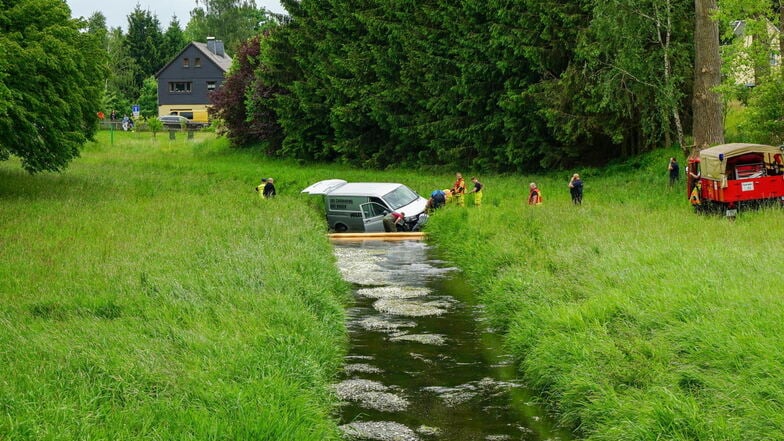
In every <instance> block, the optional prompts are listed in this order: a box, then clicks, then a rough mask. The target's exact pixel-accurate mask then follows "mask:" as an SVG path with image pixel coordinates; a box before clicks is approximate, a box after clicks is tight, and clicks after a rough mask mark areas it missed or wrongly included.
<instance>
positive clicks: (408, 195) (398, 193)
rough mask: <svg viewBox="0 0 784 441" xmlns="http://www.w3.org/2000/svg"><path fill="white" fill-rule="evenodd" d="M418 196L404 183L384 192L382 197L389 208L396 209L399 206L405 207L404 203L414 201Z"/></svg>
mask: <svg viewBox="0 0 784 441" xmlns="http://www.w3.org/2000/svg"><path fill="white" fill-rule="evenodd" d="M418 197H419V196H417V194H416V193H414V190H412V189H410V188H408V187H406V186H405V185H401V186H400V187H398V188H396V189H394V190H392V191H391V192H389V193H387V194H385V195H384V198H383V199H384V200H385V201H386V202H387V204H389V208H391V209H393V210H397V209H398V208H400V207H405V206H406V205H408V204H410V203H412V202H414V201H415V200H416V199H417V198H418Z"/></svg>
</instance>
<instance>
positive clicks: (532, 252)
mask: <svg viewBox="0 0 784 441" xmlns="http://www.w3.org/2000/svg"><path fill="white" fill-rule="evenodd" d="M674 154H676V152H674V151H673V152H664V151H663V152H657V153H656V154H654V155H651V156H648V157H645V158H641V159H640V160H638V161H635V163H634V164H626V165H624V166H616V167H611V168H609V169H607V170H603V171H602V173H599V172H598V171H596V170H587V171H586V173H584V176H583V177H584V180H585V182H586V190H585V202H584V205H583V206H579V207H576V206H573V205H572V204H571V201H570V200H569V194H568V189H567V187H566V183H567V181H568V176H569V174H568V173H564V176H559V177H558V178H556V177H544V178H541V181H542V183H541V186H542V188H543V191H544V195H545V203H544V204H543V205H542V206H536V207H529V206H526V205H524V202H523V200H524V198H525V194H523V193H521V192H520V191H519V190H517V189H519V188H520V187H521V184H524V182H521V179H520V178H517V179H504V178H497V180H495V181H492V180H486V183H487V184H488V187H489V188H488V195H487V197H488V198H490V195H494V196H493V197H494V198H496V201H495V202H496V203H494V204H488V205H485V206H483V207H481V208H480V209H475V208H472V209H463V210H461V209H455V207H447V209H446V210H444V211H443V212H440V213H438V214H437V215H436V216H433V217H432V222H431V223H430V224H429V227H428V229H429V232H430V234H431V235H432V237H433V240H434V241H435V242H436V243H437V244H438V245H439V246H440V247H441V248H442V249H443V250H444V251H445V253H446V254H447V255H448V257H449V258H450V259H451V260H453V261H455V262H457V263H459V265H460V266H461V267H462V268H464V269H465V271H466V273H467V274H468V277H469V279H470V280H471V281H472V282H473V283H474V284H475V286H477V287H478V289H479V291H480V295H481V299H482V301H483V302H484V303H486V304H487V305H488V309H487V310H488V312H489V314H490V315H491V317H492V318H493V320H494V321H495V323H496V325H497V326H498V327H499V329H501V330H503V331H504V332H506V333H507V341H508V344H509V347H510V350H511V351H513V353H514V354H515V355H516V356H517V357H519V359H520V360H521V362H520V369H521V374H522V375H523V376H524V377H525V378H526V379H527V381H528V382H529V383H530V384H531V385H533V386H534V387H536V388H538V389H539V390H541V392H542V395H543V398H544V399H545V400H546V401H547V402H548V403H549V404H550V405H551V406H552V407H553V408H554V410H556V411H557V414H558V417H559V418H560V420H561V422H562V423H563V424H564V425H566V426H568V427H573V428H576V431H577V433H578V434H579V435H580V436H582V437H584V438H586V439H591V440H663V439H667V440H741V439H743V440H763V439H766V440H771V439H784V436H783V435H781V434H782V433H784V371H782V369H781V365H782V363H784V344H783V343H784V321H782V319H781V318H782V317H783V316H784V298H783V297H782V295H781V281H782V276H781V270H780V268H779V266H780V265H779V262H781V261H782V260H784V247H783V246H782V245H781V243H780V240H779V239H778V236H779V235H780V231H782V227H784V213H782V211H781V210H771V211H761V212H749V213H743V214H742V215H741V216H740V217H739V218H738V219H737V220H736V221H735V222H729V221H727V220H725V219H723V218H721V217H706V216H697V215H695V214H693V213H692V212H691V210H690V207H689V206H688V203H687V202H686V200H685V196H684V195H683V190H682V189H680V188H679V189H677V190H676V191H673V192H670V191H669V190H668V189H667V188H666V176H665V173H666V171H665V169H666V164H667V157H668V156H669V155H674ZM491 199H492V198H491Z"/></svg>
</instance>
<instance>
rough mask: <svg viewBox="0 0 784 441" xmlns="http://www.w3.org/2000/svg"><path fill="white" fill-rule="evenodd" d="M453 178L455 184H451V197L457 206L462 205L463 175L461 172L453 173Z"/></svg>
mask: <svg viewBox="0 0 784 441" xmlns="http://www.w3.org/2000/svg"><path fill="white" fill-rule="evenodd" d="M455 178H456V180H455V184H454V185H453V186H452V197H453V198H454V200H455V204H456V205H457V206H458V207H464V206H465V200H463V196H465V180H463V175H462V174H461V173H455Z"/></svg>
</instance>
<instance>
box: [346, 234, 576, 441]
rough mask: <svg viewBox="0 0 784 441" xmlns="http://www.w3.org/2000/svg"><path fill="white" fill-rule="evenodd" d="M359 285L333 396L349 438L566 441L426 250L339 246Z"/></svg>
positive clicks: (458, 282) (462, 292)
mask: <svg viewBox="0 0 784 441" xmlns="http://www.w3.org/2000/svg"><path fill="white" fill-rule="evenodd" d="M335 254H336V256H337V257H338V265H339V267H340V268H341V271H342V273H343V277H344V278H345V279H346V280H347V281H349V282H352V283H353V284H354V286H355V297H356V302H355V303H354V305H353V307H352V308H351V309H350V310H349V311H348V316H349V323H348V327H349V332H350V336H351V348H350V351H349V355H348V356H347V358H346V364H345V372H344V374H343V378H342V379H341V380H342V381H340V382H339V383H338V384H336V385H335V386H334V387H335V392H336V394H337V395H338V397H339V398H340V399H341V400H342V402H343V404H342V406H341V415H340V417H341V424H342V425H341V429H342V430H343V433H344V438H345V439H350V440H379V441H387V440H389V441H392V440H394V441H416V440H422V441H427V440H449V441H464V440H465V441H467V440H472V441H473V440H486V441H501V440H568V439H570V438H569V436H568V434H567V433H566V432H563V431H559V430H556V429H554V428H553V426H552V424H551V423H550V422H549V421H548V420H547V418H546V417H545V416H544V412H543V411H542V410H541V409H540V408H538V407H537V406H535V405H534V404H533V403H532V402H531V401H532V399H531V397H532V394H531V393H530V392H529V391H528V390H526V388H525V387H524V385H522V384H521V383H520V382H519V381H517V380H515V368H514V364H513V361H512V360H511V359H510V358H509V357H507V356H504V355H503V353H502V351H501V348H500V341H499V339H498V337H497V336H496V335H495V334H493V333H492V332H491V330H489V329H488V327H487V324H486V323H485V322H483V320H482V311H481V306H480V305H478V304H477V303H476V302H475V300H474V298H473V293H472V292H471V291H470V289H468V287H467V286H466V285H465V284H464V283H463V281H462V279H461V277H460V274H459V272H458V271H456V270H455V269H454V268H451V267H449V265H448V264H447V263H446V262H442V261H439V260H436V259H434V258H433V254H434V253H433V252H432V250H430V249H429V247H428V246H427V245H426V243H424V242H416V241H403V242H381V241H365V242H356V243H345V242H343V243H336V244H335Z"/></svg>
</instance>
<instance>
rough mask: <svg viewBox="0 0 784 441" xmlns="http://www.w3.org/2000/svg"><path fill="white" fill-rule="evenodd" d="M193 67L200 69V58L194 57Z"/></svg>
mask: <svg viewBox="0 0 784 441" xmlns="http://www.w3.org/2000/svg"><path fill="white" fill-rule="evenodd" d="M193 67H201V58H199V57H196V58H194V59H193Z"/></svg>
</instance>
